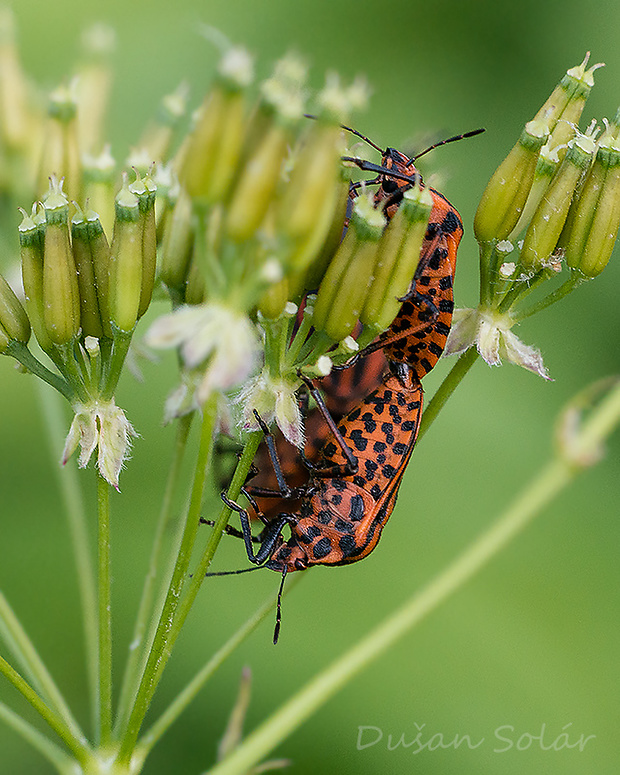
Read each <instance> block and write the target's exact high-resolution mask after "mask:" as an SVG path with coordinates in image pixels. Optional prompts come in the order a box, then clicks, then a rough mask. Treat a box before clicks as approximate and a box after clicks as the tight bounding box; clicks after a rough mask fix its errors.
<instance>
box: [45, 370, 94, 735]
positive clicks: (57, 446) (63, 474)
mask: <svg viewBox="0 0 620 775" xmlns="http://www.w3.org/2000/svg"><path fill="white" fill-rule="evenodd" d="M38 387H39V389H38V394H39V402H40V404H41V411H42V413H43V417H44V420H45V424H46V426H47V431H48V438H49V442H50V451H51V454H52V458H53V460H56V458H57V457H58V453H59V451H60V450H61V449H62V445H63V442H64V437H65V434H66V432H67V428H66V418H65V415H64V413H63V410H62V409H63V408H62V406H61V400H60V398H59V397H58V396H57V395H56V394H55V393H52V392H51V391H50V390H48V389H47V388H46V387H44V386H43V385H40V384H39V386H38ZM53 470H54V473H55V475H56V478H57V480H58V486H59V488H60V493H61V496H62V500H63V502H64V511H65V514H66V517H67V523H68V527H69V534H70V536H71V545H72V548H73V557H74V559H75V567H76V572H77V577H78V589H79V595H80V607H81V609H82V621H83V625H84V644H85V651H86V662H87V674H88V683H89V688H90V697H91V707H92V709H93V720H94V722H95V723H94V726H93V728H95V727H96V721H97V713H96V708H97V705H98V701H97V697H98V691H99V689H98V680H99V673H98V667H97V651H98V645H97V641H98V629H97V613H96V612H97V591H96V590H97V587H96V582H95V571H94V568H93V562H92V556H91V550H90V541H89V537H88V527H87V523H86V512H85V510H84V502H83V500H82V492H81V489H80V482H79V480H78V475H77V469H76V467H75V466H74V465H68V466H65V467H64V468H61V467H60V466H59V465H57V464H56V465H54V466H53Z"/></svg>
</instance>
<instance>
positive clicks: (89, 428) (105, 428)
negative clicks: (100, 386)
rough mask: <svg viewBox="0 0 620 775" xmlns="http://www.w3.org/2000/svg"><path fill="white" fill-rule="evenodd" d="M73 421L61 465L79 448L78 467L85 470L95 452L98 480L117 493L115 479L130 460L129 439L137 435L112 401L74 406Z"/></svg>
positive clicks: (116, 480) (116, 479) (116, 481)
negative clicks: (101, 480) (104, 482)
mask: <svg viewBox="0 0 620 775" xmlns="http://www.w3.org/2000/svg"><path fill="white" fill-rule="evenodd" d="M74 409H75V417H74V418H73V422H72V423H71V428H70V430H69V434H68V436H67V439H66V441H65V448H64V451H63V453H62V463H63V465H65V463H66V462H67V461H68V460H69V458H70V457H71V455H73V453H74V452H75V450H76V449H77V448H78V446H79V448H80V455H79V457H78V465H79V467H80V468H85V467H86V466H87V465H88V461H89V460H90V458H91V456H92V454H93V452H94V451H95V449H97V468H98V469H99V473H100V474H101V476H102V477H103V478H104V479H105V480H106V481H107V482H109V483H110V484H111V485H112V486H113V487H116V489H117V490H118V477H119V474H120V472H121V469H122V467H123V464H124V463H125V461H126V460H127V458H128V456H129V449H130V447H131V439H132V437H136V436H137V435H138V434H137V433H136V432H135V430H134V429H133V427H132V425H131V423H130V422H129V420H128V419H127V418H126V417H125V413H124V412H123V410H122V409H120V408H119V407H118V406H116V404H115V403H114V401H113V400H110V401H92V402H90V403H88V404H76V405H75V407H74Z"/></svg>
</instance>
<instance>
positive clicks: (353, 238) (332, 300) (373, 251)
mask: <svg viewBox="0 0 620 775" xmlns="http://www.w3.org/2000/svg"><path fill="white" fill-rule="evenodd" d="M385 224H386V218H385V216H384V214H383V213H382V212H381V211H380V210H376V209H374V207H373V204H372V199H371V198H370V197H369V196H367V195H361V196H359V197H358V198H357V199H356V201H355V205H354V207H353V215H352V217H351V223H350V225H349V229H348V231H347V233H346V235H345V238H344V239H343V241H342V242H341V244H340V247H339V248H338V250H337V252H336V255H335V256H334V258H333V260H332V262H331V264H330V265H329V267H328V269H327V272H326V273H325V277H324V278H323V281H322V282H321V286H320V288H319V291H318V294H317V299H316V303H315V305H314V317H313V325H314V327H315V328H316V329H317V330H318V331H323V332H324V333H326V334H327V336H329V337H330V339H332V340H333V341H335V342H339V341H341V340H342V339H344V338H345V337H347V336H349V335H350V334H351V333H352V331H353V329H354V328H355V325H356V323H357V321H358V319H359V316H360V314H361V312H362V310H363V309H364V304H365V302H366V295H367V293H368V289H369V288H370V285H371V282H372V279H373V268H374V266H375V261H376V256H377V248H378V245H379V240H380V239H381V235H382V234H383V228H384V226H385Z"/></svg>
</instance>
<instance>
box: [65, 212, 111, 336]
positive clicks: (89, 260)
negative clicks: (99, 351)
mask: <svg viewBox="0 0 620 775" xmlns="http://www.w3.org/2000/svg"><path fill="white" fill-rule="evenodd" d="M71 247H72V249H73V259H74V261H75V268H76V271H77V278H78V287H79V291H80V322H81V325H82V334H83V335H84V336H94V337H97V338H98V339H99V338H100V337H101V336H103V328H102V325H101V313H100V311H99V299H98V298H97V281H96V278H95V268H94V266H93V257H92V254H91V250H90V239H89V235H88V222H87V220H86V217H85V216H84V213H83V212H82V210H81V209H80V208H79V207H78V208H77V212H76V214H75V215H74V216H73V218H72V219H71Z"/></svg>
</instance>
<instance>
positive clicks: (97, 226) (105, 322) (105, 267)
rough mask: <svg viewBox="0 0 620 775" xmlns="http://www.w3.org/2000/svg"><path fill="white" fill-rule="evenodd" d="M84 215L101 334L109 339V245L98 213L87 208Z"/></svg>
mask: <svg viewBox="0 0 620 775" xmlns="http://www.w3.org/2000/svg"><path fill="white" fill-rule="evenodd" d="M84 215H85V218H86V226H87V233H88V242H89V246H90V256H91V260H92V264H93V271H94V273H95V283H96V286H97V299H98V302H99V312H100V314H101V325H102V327H103V335H104V336H107V337H108V338H109V339H111V338H112V329H111V328H110V311H109V287H110V245H109V244H108V240H107V237H106V235H105V231H104V230H103V226H102V224H101V221H100V220H99V215H98V214H97V213H96V212H95V211H94V210H87V211H86V213H85V214H84Z"/></svg>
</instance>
